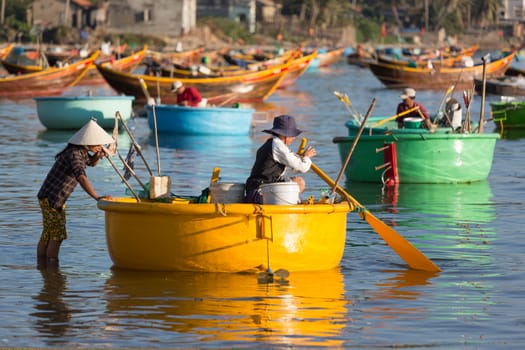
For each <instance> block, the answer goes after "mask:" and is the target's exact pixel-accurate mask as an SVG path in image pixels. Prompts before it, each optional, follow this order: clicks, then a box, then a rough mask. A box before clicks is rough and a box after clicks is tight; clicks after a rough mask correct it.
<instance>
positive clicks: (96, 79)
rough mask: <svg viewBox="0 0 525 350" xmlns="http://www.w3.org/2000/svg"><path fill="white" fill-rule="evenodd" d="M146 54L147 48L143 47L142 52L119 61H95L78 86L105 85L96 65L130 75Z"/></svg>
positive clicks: (112, 59) (108, 59) (110, 59)
mask: <svg viewBox="0 0 525 350" xmlns="http://www.w3.org/2000/svg"><path fill="white" fill-rule="evenodd" d="M147 52H148V47H147V46H144V47H143V48H142V50H139V51H137V52H134V53H132V54H130V55H129V56H126V57H122V58H120V59H114V58H105V59H103V60H97V61H96V62H95V64H94V65H91V67H89V69H88V71H87V73H86V75H85V76H84V77H83V78H82V79H81V80H80V81H79V84H82V85H96V84H104V83H106V80H105V79H104V77H103V76H102V75H100V73H99V72H98V69H97V67H96V64H101V65H106V66H108V67H110V68H111V69H114V70H118V71H121V72H126V73H132V72H133V71H134V70H135V69H136V68H137V67H138V65H139V64H140V63H141V62H142V60H143V59H144V57H145V56H146V53H147Z"/></svg>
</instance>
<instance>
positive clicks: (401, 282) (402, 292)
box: [371, 269, 439, 313]
mask: <svg viewBox="0 0 525 350" xmlns="http://www.w3.org/2000/svg"><path fill="white" fill-rule="evenodd" d="M383 273H392V274H393V276H392V277H389V278H387V279H386V280H383V281H380V282H378V283H377V284H376V286H377V287H378V289H377V290H375V291H374V292H373V293H372V296H371V298H372V299H405V300H417V299H418V298H419V297H420V296H421V290H422V289H421V288H419V287H422V286H427V285H430V284H432V282H431V281H430V280H431V279H432V278H434V277H437V276H438V275H439V273H437V272H428V271H417V270H412V269H406V270H399V271H395V270H393V271H383ZM415 287H417V288H415ZM396 313H397V312H396Z"/></svg>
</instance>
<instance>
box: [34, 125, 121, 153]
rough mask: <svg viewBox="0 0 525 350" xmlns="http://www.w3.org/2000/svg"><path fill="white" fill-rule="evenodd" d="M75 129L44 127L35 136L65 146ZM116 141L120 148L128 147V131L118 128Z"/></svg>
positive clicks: (109, 132) (109, 131)
mask: <svg viewBox="0 0 525 350" xmlns="http://www.w3.org/2000/svg"><path fill="white" fill-rule="evenodd" d="M77 131H78V130H48V129H44V130H40V131H38V133H37V138H38V139H39V140H41V141H45V142H48V143H52V144H55V143H60V144H63V145H64V147H65V146H66V144H67V142H68V141H69V139H70V138H71V136H73V135H74V134H75V133H76V132H77ZM106 131H107V132H108V134H110V135H111V133H112V131H111V130H106ZM117 141H118V146H119V149H120V148H125V149H127V148H128V147H129V145H130V143H131V139H130V137H129V135H128V133H127V132H126V131H125V130H124V129H123V128H119V133H118V139H117Z"/></svg>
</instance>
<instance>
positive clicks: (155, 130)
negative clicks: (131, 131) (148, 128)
mask: <svg viewBox="0 0 525 350" xmlns="http://www.w3.org/2000/svg"><path fill="white" fill-rule="evenodd" d="M139 82H140V86H142V90H143V91H144V94H145V95H146V98H147V99H148V100H149V99H150V95H149V92H148V86H147V85H146V82H145V81H144V79H142V78H139ZM151 111H152V112H153V133H154V134H155V151H156V153H157V175H158V176H159V177H160V151H159V136H158V131H157V113H156V112H155V104H152V105H151Z"/></svg>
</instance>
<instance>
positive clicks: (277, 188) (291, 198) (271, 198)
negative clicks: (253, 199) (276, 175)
mask: <svg viewBox="0 0 525 350" xmlns="http://www.w3.org/2000/svg"><path fill="white" fill-rule="evenodd" d="M259 189H260V190H261V194H262V197H263V203H264V204H284V205H290V204H297V202H298V201H299V185H298V184H297V183H296V182H293V181H292V182H274V183H269V184H263V185H261V186H260V187H259Z"/></svg>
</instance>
